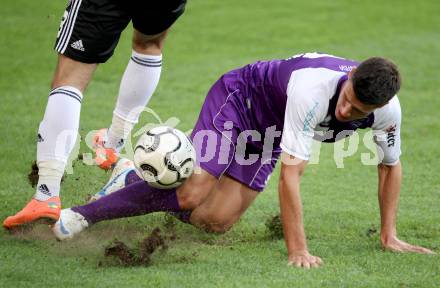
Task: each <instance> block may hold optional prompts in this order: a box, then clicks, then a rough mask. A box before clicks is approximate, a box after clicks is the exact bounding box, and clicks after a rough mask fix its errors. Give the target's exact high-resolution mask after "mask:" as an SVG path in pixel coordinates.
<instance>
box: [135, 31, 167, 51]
mask: <svg viewBox="0 0 440 288" xmlns="http://www.w3.org/2000/svg"><path fill="white" fill-rule="evenodd" d="M165 36H166V33H165V32H164V33H161V34H158V35H153V36H147V35H144V34H141V33H140V32H135V33H134V35H133V43H132V45H133V49H134V50H135V51H136V52H138V53H141V54H145V55H160V54H162V49H163V46H164V42H165Z"/></svg>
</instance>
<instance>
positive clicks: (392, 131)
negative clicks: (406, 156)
mask: <svg viewBox="0 0 440 288" xmlns="http://www.w3.org/2000/svg"><path fill="white" fill-rule="evenodd" d="M401 119H402V113H401V109H400V103H399V99H398V98H397V96H394V97H393V98H392V99H391V100H390V102H389V103H388V104H387V105H385V106H384V107H382V108H379V109H377V110H376V111H374V123H373V126H372V128H373V135H374V142H375V143H376V147H377V150H378V154H379V159H381V163H382V164H385V165H391V166H392V165H396V164H397V163H398V162H399V157H400V154H401V153H402V152H401V150H400V125H401Z"/></svg>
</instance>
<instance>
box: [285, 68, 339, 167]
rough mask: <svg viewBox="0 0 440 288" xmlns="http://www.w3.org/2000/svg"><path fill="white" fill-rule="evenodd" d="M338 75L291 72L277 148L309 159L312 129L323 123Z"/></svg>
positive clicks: (313, 70)
mask: <svg viewBox="0 0 440 288" xmlns="http://www.w3.org/2000/svg"><path fill="white" fill-rule="evenodd" d="M341 75H343V74H340V73H335V72H334V71H330V70H327V69H301V70H298V71H295V72H293V73H292V76H291V78H290V81H289V84H288V87H287V103H286V111H285V116H284V128H283V134H282V137H281V145H280V146H281V149H282V150H283V151H284V152H286V153H288V154H289V155H291V156H294V157H297V158H300V159H302V160H309V158H310V151H311V146H312V140H313V135H314V130H315V127H316V126H317V124H318V123H320V122H322V121H323V120H324V118H325V116H326V114H327V109H328V105H329V99H330V97H331V96H332V95H333V93H334V91H335V89H336V86H337V82H338V80H339V78H340V77H341Z"/></svg>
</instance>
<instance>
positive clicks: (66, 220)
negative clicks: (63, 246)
mask: <svg viewBox="0 0 440 288" xmlns="http://www.w3.org/2000/svg"><path fill="white" fill-rule="evenodd" d="M87 227H89V223H88V222H87V220H86V219H85V218H84V216H82V215H81V214H79V213H77V212H74V211H72V210H71V209H70V208H67V209H63V210H61V214H60V218H59V219H58V221H57V222H56V223H55V224H54V225H53V227H52V232H53V233H54V234H55V237H57V239H58V240H60V241H63V240H69V239H72V238H73V237H74V236H75V235H77V234H79V233H81V232H82V231H83V230H84V229H86V228H87Z"/></svg>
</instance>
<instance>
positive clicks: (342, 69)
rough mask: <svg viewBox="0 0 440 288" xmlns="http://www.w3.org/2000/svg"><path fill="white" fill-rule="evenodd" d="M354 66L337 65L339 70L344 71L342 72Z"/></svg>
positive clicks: (348, 70)
mask: <svg viewBox="0 0 440 288" xmlns="http://www.w3.org/2000/svg"><path fill="white" fill-rule="evenodd" d="M354 68H356V66H354V65H339V70H341V71H344V72H350V71H351V70H353V69H354Z"/></svg>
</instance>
